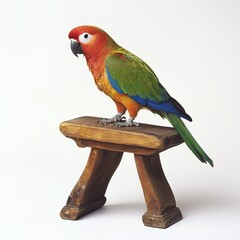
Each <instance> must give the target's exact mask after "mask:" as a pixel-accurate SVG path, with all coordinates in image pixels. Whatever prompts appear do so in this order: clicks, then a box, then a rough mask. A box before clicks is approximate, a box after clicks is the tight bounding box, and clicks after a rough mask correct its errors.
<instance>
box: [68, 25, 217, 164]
mask: <svg viewBox="0 0 240 240" xmlns="http://www.w3.org/2000/svg"><path fill="white" fill-rule="evenodd" d="M68 37H69V39H70V47H71V50H72V53H73V54H74V55H75V56H76V57H78V55H79V54H83V56H84V57H85V59H86V62H87V65H88V68H89V70H90V72H91V73H92V76H93V79H94V81H95V84H96V85H97V88H98V89H99V90H100V91H102V92H103V93H105V94H106V95H107V96H109V97H110V98H111V99H112V100H113V101H114V103H115V104H116V108H117V114H116V115H115V116H113V117H112V118H110V119H107V118H104V119H101V120H99V123H101V124H103V125H106V124H114V125H116V126H117V127H133V126H135V127H138V126H139V125H140V124H139V123H137V122H135V121H134V119H135V118H136V116H137V114H138V112H139V110H141V109H148V110H150V111H151V112H153V113H155V114H158V115H159V116H161V117H162V118H165V119H167V120H168V121H169V122H170V123H171V125H172V126H173V127H174V128H175V129H176V131H177V132H178V134H179V135H180V136H181V138H182V139H183V141H184V142H185V143H186V145H187V146H188V147H189V149H190V150H191V151H192V152H193V154H194V155H195V156H196V157H197V158H198V159H199V160H200V161H201V162H203V163H209V164H210V165H211V166H212V167H213V166H214V164H213V161H212V159H211V158H210V157H209V156H208V155H207V154H206V153H205V151H204V150H203V149H202V147H201V146H200V145H199V144H198V142H197V141H196V140H195V138H194V137H193V135H192V134H191V132H190V131H189V130H188V128H187V126H186V125H185V123H184V122H183V120H182V119H186V120H188V121H190V122H191V121H192V118H191V117H190V116H189V115H188V114H187V113H186V111H185V109H184V108H183V107H182V105H181V104H180V103H179V102H178V101H177V100H176V99H174V98H173V97H171V95H170V94H169V93H168V92H167V90H166V89H165V88H164V87H163V85H162V84H161V83H160V82H159V80H158V77H157V76H156V74H155V73H154V71H153V70H152V69H151V67H150V66H149V65H148V64H147V63H145V62H144V61H143V60H142V59H140V58H139V57H137V56H136V55H134V54H133V53H131V52H130V51H128V50H126V49H124V48H123V47H121V46H120V45H118V44H117V43H116V42H115V41H114V40H113V39H112V38H111V37H110V35H108V34H107V33H106V32H105V31H104V30H102V29H100V28H98V27H96V26H90V25H83V26H78V27H75V28H73V29H72V30H71V31H70V32H69V34H68ZM126 111H128V113H129V119H128V120H126V118H125V117H124V114H125V113H126Z"/></svg>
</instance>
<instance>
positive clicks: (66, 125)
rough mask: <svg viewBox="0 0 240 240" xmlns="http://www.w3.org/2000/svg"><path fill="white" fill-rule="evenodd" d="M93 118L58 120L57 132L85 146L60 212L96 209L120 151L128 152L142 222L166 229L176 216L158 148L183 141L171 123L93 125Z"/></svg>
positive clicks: (73, 214) (74, 215) (68, 215)
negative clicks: (141, 205)
mask: <svg viewBox="0 0 240 240" xmlns="http://www.w3.org/2000/svg"><path fill="white" fill-rule="evenodd" d="M98 120H99V118H96V117H81V118H77V119H73V120H70V121H66V122H63V123H62V124H61V125H60V130H61V132H62V133H63V134H64V135H65V136H66V137H69V138H71V139H73V140H74V141H75V142H76V143H77V145H78V146H79V147H91V152H90V155H89V159H88V162H87V165H86V167H85V169H84V171H83V173H82V175H81V177H80V179H79V180H78V182H77V183H76V185H75V187H74V188H73V190H72V192H71V193H70V196H69V198H68V200H67V204H66V206H65V207H63V209H62V211H61V213H60V216H61V217H62V218H64V219H69V220H76V219H79V218H80V217H82V216H84V215H86V214H88V213H90V212H93V211H95V210H97V209H98V208H101V207H102V206H103V205H104V204H105V202H106V197H105V192H106V190H107V186H108V183H109V181H110V179H111V177H112V176H113V174H114V172H115V170H116V169H117V167H118V165H119V163H120V161H121V158H122V155H123V152H131V153H134V157H135V162H136V166H137V171H138V175H139V178H140V181H141V184H142V189H143V193H144V197H145V201H146V204H147V212H146V213H145V214H144V215H143V217H142V219H143V223H144V224H145V225H146V226H149V227H158V228H167V227H169V226H170V225H172V224H174V223H176V222H177V221H179V220H181V219H182V214H181V212H180V210H179V208H177V207H176V202H175V198H174V195H173V193H172V190H171V188H170V186H169V184H168V182H167V179H166V177H165V175H164V172H163V170H162V166H161V162H160V158H159V153H160V152H162V151H164V150H166V149H168V148H171V147H174V146H176V145H178V144H181V143H182V142H183V141H182V139H181V137H180V136H179V135H178V133H177V132H176V131H175V130H174V129H173V128H167V127H160V126H154V125H147V124H141V125H140V127H129V128H128V127H125V128H117V127H114V126H112V125H106V126H102V125H100V124H97V121H98Z"/></svg>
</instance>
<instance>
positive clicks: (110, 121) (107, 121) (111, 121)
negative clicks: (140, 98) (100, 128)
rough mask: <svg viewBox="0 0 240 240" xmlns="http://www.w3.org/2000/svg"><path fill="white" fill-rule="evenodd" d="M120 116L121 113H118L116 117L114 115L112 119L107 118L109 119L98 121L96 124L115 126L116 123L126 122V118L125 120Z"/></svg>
mask: <svg viewBox="0 0 240 240" xmlns="http://www.w3.org/2000/svg"><path fill="white" fill-rule="evenodd" d="M122 115H123V113H118V114H116V115H115V116H114V117H112V118H109V119H107V118H103V119H100V120H98V122H97V123H100V124H102V125H107V124H111V123H114V124H116V123H122V122H124V121H126V118H125V117H124V116H122Z"/></svg>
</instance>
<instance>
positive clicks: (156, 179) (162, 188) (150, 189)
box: [135, 153, 182, 228]
mask: <svg viewBox="0 0 240 240" xmlns="http://www.w3.org/2000/svg"><path fill="white" fill-rule="evenodd" d="M135 161H136V166H137V170H138V175H139V178H140V181H141V184H142V188H143V193H144V198H145V201H146V204H147V212H146V213H145V214H144V215H143V218H142V219H143V223H144V225H146V226H149V227H158V228H167V227H169V226H170V225H172V224H174V223H176V222H177V221H179V220H181V219H182V214H181V212H180V210H179V208H177V207H176V202H175V198H174V195H173V192H172V190H171V188H170V186H169V184H168V182H167V179H166V177H165V175H164V172H163V170H162V166H161V162H160V157H159V154H158V153H156V154H153V155H150V156H142V155H136V154H135Z"/></svg>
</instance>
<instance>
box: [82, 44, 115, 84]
mask: <svg viewBox="0 0 240 240" xmlns="http://www.w3.org/2000/svg"><path fill="white" fill-rule="evenodd" d="M117 48H119V46H118V45H117V44H116V43H114V45H106V46H105V47H104V48H101V49H96V50H95V51H94V54H85V57H86V61H87V65H88V67H89V70H90V71H91V73H92V75H93V77H94V79H95V81H96V80H97V79H98V78H99V77H100V76H101V75H102V73H103V72H104V70H105V61H106V59H107V57H108V56H109V55H110V54H111V53H112V52H114V51H115V50H116V49H117Z"/></svg>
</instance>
